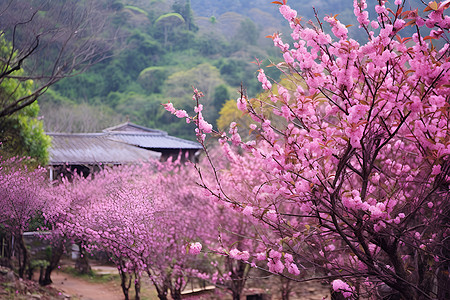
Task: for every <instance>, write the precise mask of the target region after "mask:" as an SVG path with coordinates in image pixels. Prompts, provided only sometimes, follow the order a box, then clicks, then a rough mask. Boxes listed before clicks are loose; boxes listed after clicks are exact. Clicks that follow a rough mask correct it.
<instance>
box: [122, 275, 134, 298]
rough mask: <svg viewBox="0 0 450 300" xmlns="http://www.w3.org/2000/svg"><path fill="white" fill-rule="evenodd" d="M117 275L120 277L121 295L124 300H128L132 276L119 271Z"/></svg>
mask: <svg viewBox="0 0 450 300" xmlns="http://www.w3.org/2000/svg"><path fill="white" fill-rule="evenodd" d="M119 275H120V286H121V287H122V292H123V295H124V297H125V300H129V299H130V286H131V279H132V276H130V275H129V274H128V273H127V272H123V271H121V270H119Z"/></svg>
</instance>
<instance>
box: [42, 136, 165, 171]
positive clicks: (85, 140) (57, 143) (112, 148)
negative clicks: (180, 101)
mask: <svg viewBox="0 0 450 300" xmlns="http://www.w3.org/2000/svg"><path fill="white" fill-rule="evenodd" d="M48 135H49V136H51V137H52V146H51V147H50V151H49V152H50V153H49V161H50V165H61V164H128V163H138V162H142V161H149V160H153V159H159V158H160V157H161V153H159V152H155V151H150V150H146V149H141V148H138V147H135V146H133V145H129V144H126V143H123V142H119V141H115V140H111V139H109V138H108V135H107V134H105V133H83V134H64V133H48Z"/></svg>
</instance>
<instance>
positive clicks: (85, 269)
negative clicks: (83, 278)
mask: <svg viewBox="0 0 450 300" xmlns="http://www.w3.org/2000/svg"><path fill="white" fill-rule="evenodd" d="M78 247H80V256H79V257H78V259H77V261H76V262H75V269H76V270H77V271H78V272H80V273H81V274H88V273H89V272H90V271H91V266H90V265H89V261H88V259H87V256H86V255H85V251H84V248H83V242H80V243H79V244H78Z"/></svg>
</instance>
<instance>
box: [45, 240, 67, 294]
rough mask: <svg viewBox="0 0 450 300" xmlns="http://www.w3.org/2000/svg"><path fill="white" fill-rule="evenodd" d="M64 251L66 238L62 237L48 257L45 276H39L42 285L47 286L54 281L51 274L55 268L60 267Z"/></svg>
mask: <svg viewBox="0 0 450 300" xmlns="http://www.w3.org/2000/svg"><path fill="white" fill-rule="evenodd" d="M63 253H64V240H63V239H62V238H61V240H59V241H58V244H57V246H56V247H52V248H51V254H50V257H47V260H48V262H49V265H48V266H47V267H46V268H45V272H44V276H43V278H42V279H41V277H39V284H40V285H42V286H45V285H49V284H51V283H53V281H52V279H51V275H52V272H53V270H55V269H56V268H57V267H58V265H59V261H60V259H61V256H62V255H63Z"/></svg>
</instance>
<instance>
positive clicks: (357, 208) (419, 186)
mask: <svg viewBox="0 0 450 300" xmlns="http://www.w3.org/2000/svg"><path fill="white" fill-rule="evenodd" d="M274 3H276V4H278V5H280V12H281V14H282V15H283V17H284V18H285V19H286V20H287V21H288V22H289V25H290V27H291V29H292V34H291V37H292V39H293V40H294V42H293V45H290V44H288V43H285V42H284V41H283V39H282V36H281V34H274V35H273V36H271V38H272V39H273V41H274V44H275V46H276V47H278V48H279V49H280V50H281V53H282V55H283V62H281V63H279V64H277V65H276V67H277V68H279V69H280V70H281V71H282V72H283V74H284V78H285V80H287V81H289V84H286V83H283V84H282V83H281V82H274V80H271V79H270V78H267V76H266V75H265V72H264V69H263V67H262V66H260V69H259V74H258V80H259V81H260V82H261V84H262V87H263V89H265V90H266V91H267V92H266V93H265V94H264V95H265V96H264V97H259V98H258V99H249V98H248V97H247V95H245V94H244V93H241V95H240V97H239V99H238V100H237V106H238V108H239V109H240V110H241V111H242V112H243V113H245V114H248V115H249V116H250V117H251V118H252V119H253V121H254V124H252V125H250V128H249V130H250V131H252V132H253V133H254V134H255V135H256V138H254V139H251V140H249V141H243V140H242V138H241V137H240V135H239V134H238V132H237V129H236V128H237V124H235V123H232V124H231V127H230V132H229V134H225V133H219V132H215V131H213V129H212V126H211V125H210V124H209V123H207V122H206V121H205V120H204V118H203V115H202V109H203V106H202V105H201V104H200V103H199V102H200V100H201V97H202V94H201V92H199V91H194V97H193V99H194V100H195V101H196V102H197V106H196V107H195V115H194V116H193V117H190V116H189V115H188V113H187V112H186V111H183V110H177V109H176V108H174V107H173V105H172V104H171V103H168V104H166V105H165V107H166V109H167V110H168V111H170V112H171V113H173V114H175V115H176V116H178V117H180V118H186V120H187V121H188V122H195V124H196V125H197V129H196V133H197V138H198V140H199V141H200V142H201V143H202V144H203V145H206V142H205V141H206V135H207V134H210V133H213V134H218V135H219V137H220V141H221V144H222V146H223V150H224V153H225V155H226V156H227V157H228V158H229V161H230V166H229V167H228V168H227V169H226V170H222V169H220V168H218V167H216V165H215V162H214V159H213V157H212V156H211V155H209V154H207V158H208V159H209V161H210V163H211V168H212V170H213V173H214V174H215V179H216V181H215V182H214V183H211V182H207V181H206V180H203V185H204V187H205V188H206V190H207V191H208V192H209V194H210V196H211V197H213V198H215V199H216V200H219V201H223V202H225V203H228V205H231V206H233V207H234V208H235V209H236V210H241V211H242V213H243V214H244V215H251V217H252V218H256V219H258V220H259V221H260V222H261V223H262V224H265V226H267V227H268V228H269V229H270V234H268V235H267V236H266V235H265V234H264V233H261V239H262V240H265V243H264V244H265V251H264V253H262V254H261V253H259V254H258V253H250V257H249V261H251V260H252V259H258V258H260V259H262V260H266V261H267V268H268V269H269V270H270V271H271V272H273V273H276V274H280V275H282V276H289V278H291V279H295V280H317V279H321V280H328V281H329V282H330V284H331V286H332V290H333V291H334V292H335V293H336V294H341V295H342V296H344V297H345V298H358V297H361V296H363V297H369V298H373V299H380V298H383V297H398V298H401V299H435V298H439V299H444V298H448V297H449V294H450V288H449V287H450V284H449V278H448V274H447V275H446V272H447V271H446V270H447V269H448V267H449V263H450V257H449V254H448V253H449V251H448V249H449V234H450V229H449V226H448V224H449V218H448V216H449V209H450V201H449V200H450V199H449V196H450V195H449V179H450V178H449V174H450V159H449V156H450V132H449V128H450V126H449V123H450V120H449V119H450V110H449V106H450V104H449V102H450V97H449V95H450V72H449V68H450V62H449V45H450V43H449V40H448V34H449V28H450V17H449V16H447V15H446V14H445V12H446V10H447V9H448V7H449V6H450V2H449V1H444V2H440V3H438V2H430V3H428V5H425V6H424V9H420V12H419V9H416V10H407V8H406V7H405V6H404V5H403V4H404V3H403V1H400V0H395V1H394V3H388V2H387V1H383V0H380V1H378V4H377V5H376V6H375V11H376V16H375V18H374V19H373V20H371V19H369V13H368V10H367V4H366V1H365V0H359V1H357V0H355V1H354V13H355V16H356V17H357V20H358V23H359V28H360V29H361V30H363V31H365V32H366V33H367V38H368V39H367V42H365V43H363V44H361V43H360V42H357V41H355V40H354V39H352V38H351V37H349V36H348V30H347V26H345V25H344V24H342V23H341V22H340V21H339V20H338V18H337V17H336V16H332V15H331V16H326V17H325V18H324V19H323V20H324V22H322V21H321V20H320V18H319V16H317V20H316V21H315V22H312V21H310V22H304V21H302V20H301V18H299V17H298V16H297V12H296V11H295V10H293V9H291V8H290V7H289V6H288V5H287V4H286V1H285V0H283V1H282V2H279V1H274ZM422 10H423V12H422ZM328 28H330V29H331V30H330V31H331V34H328V33H327V32H326V30H327V29H328ZM409 29H412V31H411V30H409ZM411 32H412V33H411ZM230 144H232V145H233V146H230ZM205 147H206V146H205ZM233 147H234V148H233ZM235 148H237V149H235ZM242 169H248V172H247V173H245V174H246V176H245V177H243V178H245V182H248V181H251V182H252V183H251V184H249V185H248V186H247V187H246V188H247V190H248V192H249V196H248V197H245V198H240V197H233V196H232V194H231V193H230V191H229V185H228V183H227V182H228V181H230V180H231V181H234V182H237V179H238V178H239V177H241V174H242V173H241V171H239V172H237V170H242ZM200 174H201V172H200ZM224 174H226V176H225V175H224ZM241 178H242V177H241ZM241 186H244V183H243V184H242V185H241ZM250 195H251V196H250ZM230 256H232V255H231V254H230ZM286 271H287V272H286ZM287 274H291V275H287Z"/></svg>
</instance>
